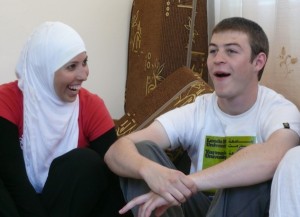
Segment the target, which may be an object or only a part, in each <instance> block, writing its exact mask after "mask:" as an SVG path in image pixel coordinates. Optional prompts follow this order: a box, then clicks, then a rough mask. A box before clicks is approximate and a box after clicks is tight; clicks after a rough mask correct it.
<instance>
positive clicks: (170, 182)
mask: <svg viewBox="0 0 300 217" xmlns="http://www.w3.org/2000/svg"><path fill="white" fill-rule="evenodd" d="M145 168H147V169H146V170H145V171H144V173H143V174H144V175H143V178H144V180H145V181H146V183H147V184H148V186H149V187H150V189H151V190H152V191H153V192H154V193H156V194H158V195H160V196H161V197H163V198H164V199H165V200H166V201H168V203H169V204H176V203H184V202H185V201H186V199H187V198H189V197H190V196H191V195H192V194H194V193H196V192H197V186H196V184H195V182H194V181H193V180H192V179H191V178H190V177H188V176H186V175H185V174H184V173H182V172H180V171H178V170H174V169H169V168H166V167H164V166H161V165H159V164H148V166H147V167H145Z"/></svg>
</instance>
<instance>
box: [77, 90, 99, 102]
mask: <svg viewBox="0 0 300 217" xmlns="http://www.w3.org/2000/svg"><path fill="white" fill-rule="evenodd" d="M79 101H80V103H81V104H86V103H91V102H94V103H97V102H98V103H99V102H101V103H102V102H103V100H102V98H101V97H99V96H98V95H97V94H95V93H92V92H90V91H89V90H87V89H85V88H81V89H80V91H79Z"/></svg>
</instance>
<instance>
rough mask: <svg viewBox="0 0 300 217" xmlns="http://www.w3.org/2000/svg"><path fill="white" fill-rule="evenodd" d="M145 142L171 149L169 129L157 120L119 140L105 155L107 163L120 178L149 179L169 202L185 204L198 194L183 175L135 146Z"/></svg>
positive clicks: (156, 190)
mask: <svg viewBox="0 0 300 217" xmlns="http://www.w3.org/2000/svg"><path fill="white" fill-rule="evenodd" d="M145 140H151V141H153V142H154V143H156V144H157V145H158V146H159V147H161V148H162V149H166V148H169V146H170V141H169V138H168V136H167V134H166V132H165V129H164V128H163V126H162V125H161V124H160V123H159V122H158V121H154V122H153V123H152V124H151V125H150V126H149V127H147V128H145V129H143V130H141V131H137V132H134V133H132V134H129V135H127V136H124V137H122V138H120V139H118V140H117V141H116V142H115V143H114V144H113V145H112V146H111V147H110V148H109V150H108V151H107V153H106V154H105V157H104V160H105V162H106V163H107V165H108V166H109V168H110V169H111V170H112V171H113V172H115V173H116V174H118V175H120V176H124V177H131V178H136V179H143V180H145V182H146V183H147V184H148V186H149V187H150V188H151V190H152V191H154V192H156V193H157V194H159V195H161V196H162V197H163V198H165V199H166V200H167V201H169V202H171V203H178V201H180V202H184V201H185V200H186V198H187V197H189V196H190V195H191V194H192V193H193V192H195V191H197V188H196V185H195V183H194V182H193V181H192V180H191V179H190V178H188V177H187V176H186V175H185V174H183V173H182V172H180V171H178V170H174V169H169V168H166V167H164V166H162V165H159V164H158V163H156V162H154V161H151V160H149V159H147V158H145V157H143V156H142V155H140V154H139V152H138V151H137V149H136V147H135V144H136V143H138V142H141V141H145Z"/></svg>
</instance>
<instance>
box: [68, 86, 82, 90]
mask: <svg viewBox="0 0 300 217" xmlns="http://www.w3.org/2000/svg"><path fill="white" fill-rule="evenodd" d="M80 87H81V86H80V85H69V86H68V88H69V89H70V90H74V91H75V90H79V89H80Z"/></svg>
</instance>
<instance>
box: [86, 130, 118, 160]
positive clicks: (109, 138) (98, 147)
mask: <svg viewBox="0 0 300 217" xmlns="http://www.w3.org/2000/svg"><path fill="white" fill-rule="evenodd" d="M117 138H118V137H117V133H116V130H115V128H111V129H110V130H108V131H107V132H106V133H104V134H103V135H101V136H99V137H98V138H96V139H95V140H93V141H91V142H90V148H91V149H93V150H95V151H96V152H97V153H98V154H99V155H100V156H101V158H104V155H105V153H106V151H107V150H108V148H109V147H110V146H111V144H113V143H114V142H115V141H116V140H117Z"/></svg>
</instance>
